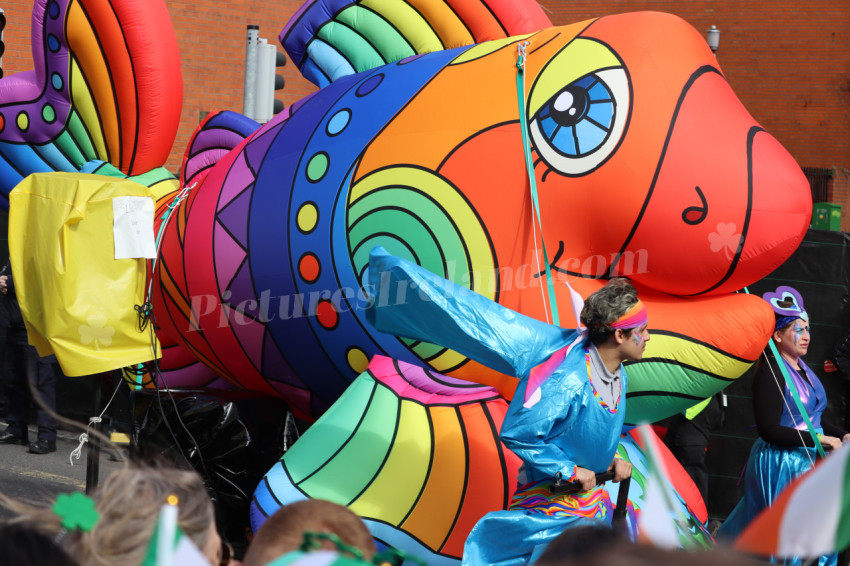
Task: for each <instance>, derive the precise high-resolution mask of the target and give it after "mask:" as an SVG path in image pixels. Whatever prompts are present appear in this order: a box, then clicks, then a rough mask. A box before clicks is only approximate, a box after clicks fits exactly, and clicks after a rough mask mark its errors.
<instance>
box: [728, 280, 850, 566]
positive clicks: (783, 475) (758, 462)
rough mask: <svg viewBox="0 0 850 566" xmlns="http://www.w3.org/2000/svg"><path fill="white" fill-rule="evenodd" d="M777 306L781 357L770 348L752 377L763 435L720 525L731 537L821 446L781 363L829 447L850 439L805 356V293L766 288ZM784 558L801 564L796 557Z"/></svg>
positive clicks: (828, 560) (823, 560) (830, 559)
mask: <svg viewBox="0 0 850 566" xmlns="http://www.w3.org/2000/svg"><path fill="white" fill-rule="evenodd" d="M764 299H765V300H766V301H768V302H769V303H770V304H771V306H772V307H773V310H774V313H775V316H776V325H775V331H774V333H773V337H772V338H771V339H772V340H773V342H774V344H775V346H776V349H777V351H778V352H779V359H778V360H777V359H776V358H775V357H774V356H772V355H770V354H767V355H766V358H767V359H766V361H764V362H763V363H762V364H761V365H760V366H759V368H758V370H757V371H756V375H755V379H754V381H753V410H754V413H755V419H756V426H757V427H758V432H759V438H758V439H756V442H755V444H754V445H753V448H752V450H751V451H750V457H749V459H748V460H747V467H746V472H745V475H744V482H745V483H744V485H745V492H744V497H743V499H741V501H740V502H739V503H738V505H737V506H736V507H735V509H734V510H733V511H732V513H731V514H730V515H729V517H728V518H727V519H726V521H725V522H724V523H723V525H722V526H721V528H720V530H719V531H718V538H726V539H733V538H734V537H736V536H737V535H738V534H740V533H741V532H742V531H743V530H744V528H745V527H746V526H747V525H748V524H749V523H750V522H751V521H752V520H753V519H754V518H755V516H756V515H758V514H759V512H761V511H762V510H763V509H765V508H766V507H769V506H770V505H771V504H772V503H773V501H774V500H775V499H776V497H777V496H778V495H779V493H780V492H781V491H782V490H783V489H784V488H785V487H786V486H787V485H788V484H789V483H791V481H793V480H794V479H795V478H796V477H798V476H800V475H802V474H803V473H805V472H806V471H808V470H809V469H810V468H811V467H812V464H813V462H814V461H815V459H816V458H817V451H816V449H815V447H814V446H815V443H814V439H813V438H812V436H811V434H810V433H809V432H808V430H807V426H806V423H805V421H804V419H803V417H802V415H801V413H800V411H799V409H798V408H797V405H796V403H795V401H794V400H793V398H792V395H791V390H790V388H789V385H788V384H787V383H785V381H784V379H783V377H782V372H781V370H780V368H779V364H782V365H783V366H784V367H785V369H786V370H787V372H788V375H789V377H790V378H791V380H792V381H793V383H794V385H795V387H796V389H797V392H798V395H799V398H800V401H802V404H803V406H804V408H805V410H806V413H807V414H808V416H809V419H810V421H811V423H812V426H813V427H814V429H815V432H816V433H817V436H818V438H819V440H820V442H821V445H822V446H823V448H824V450H825V451H831V450H834V449H836V448H838V447H840V446H841V444H842V442H848V441H850V434H847V432H846V431H844V430H842V429H841V428H839V427H837V426H834V425H832V424H830V423H828V422H826V421H824V420H823V419H822V418H821V415H822V414H823V411H824V409H825V408H826V391H825V390H824V387H823V384H822V383H821V381H820V380H819V379H818V377H817V375H815V373H814V372H813V371H812V370H811V369H810V368H809V366H807V365H806V363H805V362H804V361H803V356H804V355H806V352H807V351H808V348H809V339H810V334H809V316H808V314H807V313H806V311H805V309H804V308H803V298H802V297H801V296H800V294H799V292H797V290H796V289H794V288H792V287H788V286H781V287H779V288H777V290H776V292H775V293H766V294H765V295H764ZM836 562H837V557H836V555H835V554H831V555H828V556H821V557H820V558H819V560H818V564H819V565H820V566H825V565H828V564H836ZM785 563H786V564H800V563H801V560H800V559H798V558H790V559H787V560H785Z"/></svg>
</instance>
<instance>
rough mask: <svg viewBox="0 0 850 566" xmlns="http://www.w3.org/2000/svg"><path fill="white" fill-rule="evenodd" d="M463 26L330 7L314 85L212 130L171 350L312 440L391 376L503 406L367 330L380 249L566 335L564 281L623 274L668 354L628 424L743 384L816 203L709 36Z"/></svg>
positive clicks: (622, 21)
mask: <svg viewBox="0 0 850 566" xmlns="http://www.w3.org/2000/svg"><path fill="white" fill-rule="evenodd" d="M449 4H451V8H450V7H448V5H443V4H438V3H434V4H433V5H431V4H428V6H431V7H432V8H433V9H429V10H419V11H417V10H414V9H413V8H411V7H410V6H409V5H407V4H403V5H401V3H400V4H399V5H396V4H391V3H388V4H380V5H378V4H375V3H372V2H368V1H363V2H348V1H338V0H334V1H326V2H319V1H316V2H308V3H307V4H306V5H305V6H304V7H303V8H302V9H301V10H300V11H299V12H298V13H297V14H296V15H295V16H294V17H293V18H292V20H291V21H290V23H289V24H288V25H287V27H286V28H285V29H284V30H283V32H282V34H281V39H282V42H283V44H284V45H285V46H286V48H287V50H288V51H289V54H290V57H291V59H292V60H293V62H295V63H296V64H298V66H299V67H300V68H301V69H302V71H303V72H304V74H305V75H306V76H308V77H309V78H312V79H314V80H315V81H316V82H317V83H318V84H319V85H320V86H321V88H320V90H318V92H316V93H315V94H313V95H311V96H309V97H307V98H306V99H304V100H302V101H300V102H298V103H296V104H294V105H293V106H291V107H290V108H288V109H287V110H286V111H285V112H284V113H283V114H280V115H278V116H276V117H275V118H274V119H273V120H272V121H271V122H269V123H268V124H266V125H264V126H262V127H260V128H259V129H256V131H253V133H250V134H249V135H247V136H244V139H243V134H244V127H243V126H242V125H240V124H241V121H240V120H241V119H240V118H238V117H236V116H234V115H232V114H228V113H223V114H216V115H213V116H211V117H210V118H209V119H208V120H207V121H206V122H205V123H204V124H202V125H201V127H200V129H199V132H198V133H197V134H196V138H195V140H194V141H193V143H192V145H191V146H190V148H188V149H187V152H186V158H185V160H184V166H183V179H182V182H183V183H184V185H185V186H187V187H192V188H191V191H190V192H189V194H188V196H187V198H186V200H185V201H184V202H182V203H181V204H180V206H179V208H177V209H176V210H175V213H174V214H173V217H172V218H171V220H170V221H169V223H168V224H167V226H166V227H165V230H164V233H163V238H162V242H161V246H162V252H161V257H160V261H159V263H158V266H157V272H156V274H155V277H156V280H155V301H154V307H155V312H156V315H157V320H158V323H159V324H160V325H161V327H162V332H163V333H165V334H167V335H168V336H170V337H171V338H173V339H174V340H175V341H177V342H179V343H182V344H183V345H184V346H185V347H186V348H187V349H188V350H189V351H191V352H192V353H193V354H194V355H195V356H197V357H198V358H199V359H201V360H202V361H203V362H204V363H205V364H206V365H208V366H209V367H211V368H213V370H214V371H215V372H217V373H218V374H220V375H222V376H224V377H226V378H227V379H229V380H231V381H233V382H234V383H237V384H239V385H240V386H242V387H246V388H251V389H256V390H260V391H266V392H268V393H270V394H277V395H281V396H283V397H284V398H286V399H287V400H288V401H289V402H290V403H291V405H292V406H293V407H294V408H295V409H296V410H297V411H298V412H299V413H300V414H301V415H302V416H306V417H312V418H314V417H316V416H317V415H319V414H321V413H322V412H323V411H324V410H325V409H326V408H327V407H328V406H329V405H330V404H331V403H332V402H333V401H334V400H335V399H337V398H338V397H339V395H340V394H341V393H342V392H343V391H344V390H345V388H346V387H347V386H348V385H349V383H351V382H352V380H353V379H354V378H355V377H356V376H357V375H358V374H359V373H360V372H361V371H362V370H363V369H364V368H365V367H366V365H367V362H368V360H369V359H370V357H371V356H372V355H374V354H383V355H388V356H391V357H393V358H397V359H400V360H404V361H408V362H411V363H418V364H424V365H426V366H428V367H430V368H431V369H433V370H435V371H438V372H440V373H443V374H447V375H451V376H453V377H460V378H466V379H470V380H472V381H475V382H478V383H486V384H489V385H493V386H495V387H497V388H498V390H499V391H500V392H502V393H503V394H504V395H506V396H508V397H509V396H510V395H511V391H512V387H514V386H515V383H516V381H515V379H514V378H513V377H512V376H504V375H501V374H496V373H495V372H494V371H492V370H488V369H485V368H483V367H482V366H480V365H478V364H476V363H474V362H472V361H470V360H468V359H466V358H464V357H462V356H460V355H459V354H457V353H455V352H453V351H451V350H446V349H443V348H439V347H436V346H434V345H431V344H427V343H421V342H411V341H404V340H401V339H398V338H396V337H393V336H389V335H383V334H380V333H378V332H376V331H375V329H374V328H372V327H371V326H370V325H369V323H368V322H367V320H366V318H365V310H364V307H365V306H366V305H367V304H368V301H369V299H368V298H367V296H366V294H365V293H364V292H363V288H362V282H363V278H364V270H365V269H366V265H367V262H368V256H369V252H370V250H371V249H372V248H373V247H374V246H376V245H378V244H380V245H382V246H383V247H384V248H386V249H387V250H388V251H389V252H390V253H392V254H394V255H397V256H400V257H404V258H407V259H410V260H412V261H414V262H416V263H418V264H420V265H422V266H424V267H426V268H427V269H429V270H431V271H433V272H435V273H437V274H439V275H442V276H444V277H447V278H449V279H451V280H453V281H455V282H457V283H460V284H462V285H464V286H467V287H468V288H470V289H472V290H474V291H477V292H479V293H482V294H484V295H485V296H487V297H489V298H491V299H494V300H496V301H498V302H499V303H500V304H502V305H505V306H507V307H509V308H511V309H514V310H516V311H519V312H522V313H524V314H527V315H530V316H533V317H536V318H540V319H547V320H550V321H553V322H558V323H560V324H562V325H564V326H574V325H575V324H576V323H575V322H574V321H573V320H572V318H568V319H558V320H555V319H554V317H553V314H554V309H552V311H550V310H549V305H553V304H554V305H555V306H557V305H560V306H561V309H560V311H561V312H562V313H563V312H568V308H567V306H568V305H569V304H570V292H569V290H568V289H567V287H566V286H565V285H564V284H563V281H564V280H573V282H574V283H576V284H577V285H578V286H579V287H584V290H579V292H580V293H581V294H583V295H586V294H587V293H589V292H590V291H591V290H592V288H590V287H588V285H590V286H591V287H592V285H593V283H592V282H593V281H594V280H598V279H601V278H606V277H610V276H613V275H627V276H629V277H630V278H631V279H632V280H633V281H634V282H635V284H636V285H637V286H638V288H639V289H640V291H641V296H642V298H643V299H644V301H645V302H646V303H647V305H648V309H649V312H650V325H651V327H652V330H653V331H654V332H656V333H657V334H658V335H663V336H665V337H666V339H665V340H657V341H656V340H653V341H652V342H650V345H649V349H648V350H647V358H648V361H651V362H652V363H655V364H656V366H658V367H657V368H652V369H653V370H652V371H646V372H643V374H642V375H640V376H636V377H635V378H633V380H632V383H631V384H632V387H633V388H634V392H635V393H634V394H633V395H632V396H631V397H630V398H629V400H628V402H629V409H628V413H627V414H628V420H629V421H630V422H638V421H640V420H655V419H658V418H662V417H664V416H667V415H670V414H673V413H675V412H677V411H680V410H683V409H684V408H686V407H687V406H688V405H691V404H693V403H695V402H696V401H697V400H699V399H703V398H705V397H708V396H710V395H711V394H713V393H714V392H716V391H718V390H719V389H721V388H722V387H723V386H725V385H726V384H728V382H729V381H730V380H733V379H735V378H737V377H738V376H740V375H741V374H743V372H744V371H745V370H746V368H747V367H749V365H750V364H751V363H752V362H753V360H755V359H756V358H757V356H758V355H759V353H760V352H761V350H762V349H763V347H764V345H765V344H766V341H767V339H768V336H769V333H770V330H771V328H772V319H771V315H770V313H769V312H768V309H765V308H764V304H763V301H759V300H758V299H755V298H752V297H747V296H742V295H734V294H731V292H733V291H736V290H738V289H740V288H742V287H744V286H746V285H747V284H749V283H751V282H753V281H755V280H757V279H759V278H761V277H763V276H764V275H766V274H767V273H769V272H770V271H772V270H773V269H774V268H775V267H776V266H778V265H779V264H780V263H781V262H782V261H783V260H784V259H785V258H787V257H788V255H789V254H790V253H791V252H792V251H793V250H794V249H795V248H796V246H797V244H798V243H799V241H800V240H801V239H802V237H803V234H804V232H805V230H806V227H807V225H808V222H809V217H810V211H811V197H810V194H809V188H808V184H807V182H806V179H805V177H804V176H803V174H802V172H801V171H800V169H799V167H798V166H797V164H796V163H795V161H794V159H793V158H792V157H791V156H790V155H789V154H788V152H787V151H785V150H784V149H783V148H782V146H781V145H780V144H779V143H778V142H777V141H776V140H775V139H774V138H773V137H772V136H771V135H770V134H769V133H767V132H766V131H765V130H764V129H763V128H761V127H760V126H759V125H758V124H757V123H755V121H754V120H753V118H752V117H751V116H750V115H749V114H748V113H747V112H746V110H745V109H744V108H743V106H742V105H741V103H740V101H739V100H738V99H737V98H736V97H735V95H734V93H733V92H732V89H731V88H730V86H729V84H728V83H727V81H726V80H725V78H724V76H723V74H722V72H721V71H720V69H719V67H718V63H717V60H716V59H715V57H714V56H713V54H712V53H711V51H710V50H709V48H708V47H707V45H706V44H705V41H704V40H703V38H702V37H701V36H700V34H699V33H698V32H697V31H696V30H694V29H693V28H692V27H691V26H690V25H688V24H687V23H686V22H684V21H683V20H681V19H679V18H677V17H675V16H672V15H667V14H660V13H634V14H622V15H614V16H607V17H602V18H599V19H595V20H590V21H585V22H581V23H577V24H573V25H568V26H562V27H549V25H548V22H547V21H546V18H545V16H544V15H543V14H542V12H541V11H540V8H539V7H538V6H537V5H536V4H534V3H531V2H488V3H486V4H485V3H481V2H479V1H477V0H470V1H456V2H450V3H449ZM495 6H497V7H495ZM487 8H491V9H489V10H488V9H487ZM485 14H486V17H485ZM523 14H527V15H528V17H527V18H523V17H521V16H522V15H523ZM482 18H483V19H482ZM482 21H483V22H484V23H481V22H482ZM237 132H242V133H237ZM526 155H527V157H528V160H526ZM537 206H539V214H538V213H537V212H536V207H537ZM546 250H548V251H546ZM547 273H548V275H547ZM550 282H551V283H554V284H553V285H551V286H550ZM585 282H588V283H585ZM550 294H552V295H553V296H551V297H548V298H547V295H550ZM672 295H676V296H677V297H678V298H677V297H673V296H672ZM550 299H551V301H550ZM653 312H656V313H659V314H660V316H656V317H655V318H653ZM695 313H700V314H695ZM637 366H640V364H637ZM659 368H660V369H661V370H663V371H655V370H656V369H659ZM633 373H634V374H639V373H641V372H639V371H634V372H632V371H631V370H630V375H631V374H633Z"/></svg>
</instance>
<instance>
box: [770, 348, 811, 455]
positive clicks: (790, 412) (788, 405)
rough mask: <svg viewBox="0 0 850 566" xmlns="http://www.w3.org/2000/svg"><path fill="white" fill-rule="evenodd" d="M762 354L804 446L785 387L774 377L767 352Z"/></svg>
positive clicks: (804, 442) (779, 361)
mask: <svg viewBox="0 0 850 566" xmlns="http://www.w3.org/2000/svg"><path fill="white" fill-rule="evenodd" d="M762 355H763V356H764V359H765V362H766V363H767V367H768V368H769V369H770V375H772V376H773V381H774V383H776V388H777V389H779V394H780V395H781V397H782V402H783V403H785V408H786V409H788V416H790V417H791V421H792V422H793V423H794V430H796V431H797V435H798V436H799V437H800V444H802V445H803V447H804V448H806V441H805V440H804V439H803V431H802V430H800V429H799V428H797V427H798V426H800V423H798V422H797V419H795V418H794V412H793V411H791V405H790V404H789V403H788V399H787V398H786V397H785V388H784V387H783V386H782V385H780V384H779V378H778V377H776V372H774V371H773V366H772V365H770V359H769V358H768V357H767V353H766V352H762ZM777 363H784V362H782V360H777ZM788 377H791V376H790V375H789V376H788ZM791 379H793V378H791ZM805 452H806V457H807V458H808V459H809V463H811V465H812V467H814V466H815V462H814V460H812V455H811V454H809V451H808V450H806V451H805Z"/></svg>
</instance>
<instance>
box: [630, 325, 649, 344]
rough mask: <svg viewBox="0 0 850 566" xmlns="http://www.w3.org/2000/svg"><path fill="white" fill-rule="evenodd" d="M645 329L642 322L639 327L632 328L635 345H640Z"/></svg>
mask: <svg viewBox="0 0 850 566" xmlns="http://www.w3.org/2000/svg"><path fill="white" fill-rule="evenodd" d="M645 331H646V325H645V324H644V325H643V326H641V327H640V328H635V329H634V330H632V338H634V340H635V345H636V346H640V345H641V344H643V333H644V332H645Z"/></svg>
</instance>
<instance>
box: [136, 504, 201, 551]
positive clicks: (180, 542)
mask: <svg viewBox="0 0 850 566" xmlns="http://www.w3.org/2000/svg"><path fill="white" fill-rule="evenodd" d="M141 566H210V562H209V560H207V559H206V557H205V556H204V555H203V553H202V552H201V551H200V550H198V547H197V546H195V543H193V542H192V539H190V538H189V537H187V536H186V535H185V534H184V533H183V531H182V530H181V529H180V527H179V526H178V525H177V505H170V504H166V505H163V506H162V509H161V510H160V512H159V520H158V521H157V523H156V529H155V530H154V532H153V536H152V537H151V541H150V543H149V544H148V552H147V554H146V555H145V559H144V560H143V561H142V564H141Z"/></svg>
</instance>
